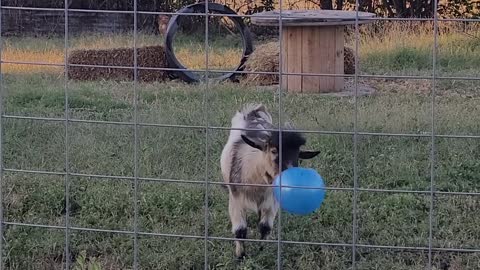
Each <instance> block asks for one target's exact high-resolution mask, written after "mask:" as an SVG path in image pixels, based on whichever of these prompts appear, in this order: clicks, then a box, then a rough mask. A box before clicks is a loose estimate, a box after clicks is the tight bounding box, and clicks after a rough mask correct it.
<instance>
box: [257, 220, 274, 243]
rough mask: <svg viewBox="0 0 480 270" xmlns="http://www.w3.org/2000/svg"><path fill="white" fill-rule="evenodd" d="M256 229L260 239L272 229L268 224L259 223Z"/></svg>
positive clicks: (264, 237)
mask: <svg viewBox="0 0 480 270" xmlns="http://www.w3.org/2000/svg"><path fill="white" fill-rule="evenodd" d="M258 230H259V231H260V239H262V240H264V239H266V238H267V236H268V235H269V234H270V232H271V231H272V228H270V226H269V225H268V224H265V223H259V224H258Z"/></svg>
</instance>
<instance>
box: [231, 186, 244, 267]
mask: <svg viewBox="0 0 480 270" xmlns="http://www.w3.org/2000/svg"><path fill="white" fill-rule="evenodd" d="M228 210H229V214H230V221H231V222H232V232H233V234H234V235H235V238H237V239H246V238H247V216H246V212H245V209H244V206H243V204H242V201H241V200H240V199H238V198H236V197H235V196H234V195H232V194H230V196H229V201H228ZM235 256H236V257H237V258H238V259H241V258H243V257H245V245H244V242H243V241H238V240H237V241H235Z"/></svg>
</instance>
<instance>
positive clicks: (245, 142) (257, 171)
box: [221, 104, 319, 257]
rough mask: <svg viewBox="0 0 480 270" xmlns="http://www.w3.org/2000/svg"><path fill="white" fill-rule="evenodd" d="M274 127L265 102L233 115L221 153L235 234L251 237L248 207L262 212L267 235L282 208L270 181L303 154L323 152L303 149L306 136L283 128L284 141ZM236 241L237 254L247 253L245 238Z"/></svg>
mask: <svg viewBox="0 0 480 270" xmlns="http://www.w3.org/2000/svg"><path fill="white" fill-rule="evenodd" d="M245 129H248V130H245ZM273 129H274V126H273V124H272V117H271V115H270V113H268V111H267V109H266V107H265V106H264V105H263V104H248V105H246V106H244V107H243V109H242V110H241V111H238V112H237V113H236V114H235V115H234V117H233V118H232V130H231V131H230V136H229V138H228V141H227V143H226V144H225V146H224V148H223V151H222V155H221V170H222V176H223V180H224V182H225V184H226V185H227V186H228V190H229V207H228V209H229V214H230V221H231V223H232V232H233V234H234V235H235V238H238V239H245V238H246V237H247V222H246V214H247V211H248V210H250V211H254V212H256V213H258V215H259V219H260V220H259V224H258V226H259V230H260V233H261V238H262V239H265V238H266V236H267V235H268V234H269V233H270V231H271V229H272V227H273V222H274V220H275V217H276V214H277V211H278V208H279V205H278V202H277V201H276V200H275V198H274V197H273V191H272V188H271V187H268V185H271V184H272V182H273V180H274V179H275V177H276V176H277V175H278V174H279V173H280V172H281V171H283V170H285V169H287V168H289V167H295V166H297V165H298V159H299V158H300V159H310V158H313V157H315V156H316V155H318V153H319V152H316V151H315V152H313V151H301V150H300V147H301V146H302V145H304V144H305V143H306V140H305V138H304V137H303V136H301V135H300V134H299V133H297V132H293V131H288V132H287V131H282V140H281V141H280V140H279V132H278V131H275V130H273ZM280 145H281V147H280ZM280 148H281V151H282V153H281V155H282V162H281V163H280V162H279V158H280V157H279V156H280V155H279V150H280ZM245 184H246V185H245ZM253 185H257V186H253ZM259 185H266V186H259ZM235 244H236V249H235V255H236V256H237V257H243V256H244V255H245V249H244V244H243V242H241V241H236V242H235Z"/></svg>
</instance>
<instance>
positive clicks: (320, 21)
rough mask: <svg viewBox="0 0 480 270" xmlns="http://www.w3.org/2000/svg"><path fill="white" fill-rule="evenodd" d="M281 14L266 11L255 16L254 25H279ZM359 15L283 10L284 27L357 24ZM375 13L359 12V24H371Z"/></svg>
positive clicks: (253, 18)
mask: <svg viewBox="0 0 480 270" xmlns="http://www.w3.org/2000/svg"><path fill="white" fill-rule="evenodd" d="M279 16H280V12H279V11H278V10H274V11H265V12H261V13H257V14H254V15H253V16H252V23H253V24H257V25H278V22H279V19H278V18H279ZM356 16H357V13H356V12H355V11H347V10H283V11H282V24H283V25H284V26H299V25H303V26H307V25H310V26H325V25H330V26H331V25H347V24H355V18H356ZM374 16H375V14H374V13H369V12H361V11H360V12H358V19H359V23H361V24H363V23H370V22H373V20H369V19H370V18H373V17H374Z"/></svg>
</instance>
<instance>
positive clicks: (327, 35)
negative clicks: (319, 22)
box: [317, 27, 336, 93]
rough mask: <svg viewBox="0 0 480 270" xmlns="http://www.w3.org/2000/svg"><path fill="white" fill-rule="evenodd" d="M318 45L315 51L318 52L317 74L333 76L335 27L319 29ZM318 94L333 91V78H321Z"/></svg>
mask: <svg viewBox="0 0 480 270" xmlns="http://www.w3.org/2000/svg"><path fill="white" fill-rule="evenodd" d="M318 29H319V31H320V43H319V47H318V48H317V50H319V51H320V59H321V61H319V63H320V68H319V72H318V73H322V74H335V58H336V56H335V32H336V29H335V27H321V28H320V27H319V28H318ZM320 82H321V83H320V89H319V92H321V93H326V92H333V91H335V77H329V76H321V77H320Z"/></svg>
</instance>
